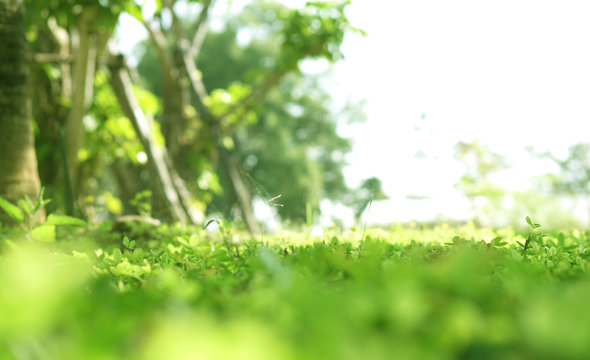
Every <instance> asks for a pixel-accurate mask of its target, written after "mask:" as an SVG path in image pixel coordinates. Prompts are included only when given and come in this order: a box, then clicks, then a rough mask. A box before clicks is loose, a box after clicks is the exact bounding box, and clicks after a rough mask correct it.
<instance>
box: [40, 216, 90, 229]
mask: <svg viewBox="0 0 590 360" xmlns="http://www.w3.org/2000/svg"><path fill="white" fill-rule="evenodd" d="M45 225H70V226H86V221H84V220H80V219H77V218H75V217H71V216H66V215H56V214H50V215H49V216H48V217H47V221H45Z"/></svg>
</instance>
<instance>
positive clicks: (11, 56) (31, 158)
mask: <svg viewBox="0 0 590 360" xmlns="http://www.w3.org/2000/svg"><path fill="white" fill-rule="evenodd" d="M23 12H24V10H23V1H22V0H0V196H1V197H3V198H5V199H7V200H10V201H15V200H18V199H19V198H22V197H23V196H24V195H27V196H29V197H30V198H31V199H35V198H37V196H38V195H39V190H40V181H39V173H38V170H37V158H36V155H35V147H34V142H33V130H32V122H31V117H30V109H29V105H30V104H29V101H28V85H27V81H28V73H29V64H28V53H27V49H28V47H27V40H26V38H25V25H24V19H23ZM43 217H44V215H43V214H39V215H38V216H37V220H42V218H43Z"/></svg>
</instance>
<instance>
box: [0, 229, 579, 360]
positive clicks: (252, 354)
mask: <svg viewBox="0 0 590 360" xmlns="http://www.w3.org/2000/svg"><path fill="white" fill-rule="evenodd" d="M527 221H528V222H529V223H530V224H529V225H530V229H529V231H528V232H525V233H522V234H520V233H516V232H514V231H513V230H506V229H504V230H490V229H479V228H477V227H475V226H473V225H471V224H468V225H464V226H448V225H444V224H442V225H436V226H433V227H428V228H426V227H420V226H414V227H411V226H406V227H404V226H394V227H391V228H389V229H369V230H367V231H366V232H365V233H364V234H363V233H362V232H360V231H348V232H341V231H338V230H336V229H327V230H326V231H325V233H324V234H323V235H322V236H321V237H312V236H311V235H309V233H307V232H304V231H302V232H287V231H283V232H279V233H277V234H274V235H266V236H252V235H248V234H245V233H242V232H240V231H239V230H236V228H235V226H230V225H227V224H220V226H219V229H218V230H214V231H211V230H205V229H202V228H181V227H176V226H168V225H161V226H159V227H157V226H150V227H146V226H144V225H143V224H137V223H136V224H130V226H129V227H128V228H126V229H124V230H122V231H119V230H115V229H113V228H112V224H110V223H103V224H100V225H98V226H91V227H89V228H87V229H86V228H73V227H70V226H67V227H65V226H60V225H58V226H56V238H57V240H56V241H55V242H51V243H43V242H39V241H36V240H32V239H31V240H27V232H26V231H23V230H20V231H15V230H14V229H10V228H8V227H3V228H1V230H0V234H1V239H2V240H1V241H2V242H1V250H0V284H2V286H1V287H0V314H1V316H0V358H3V359H4V358H6V359H358V358H361V357H362V358H367V359H395V358H399V359H430V358H431V359H454V358H465V359H482V358H483V359H511V358H513V359H528V358H531V359H543V358H547V359H555V358H560V359H567V358H570V359H576V358H586V357H587V356H588V354H590V342H589V341H587V340H588V338H589V336H590V310H589V309H588V306H587V299H588V298H590V281H589V280H590V277H589V276H588V273H587V267H588V259H589V257H590V242H589V235H590V233H589V232H581V231H569V232H556V233H551V234H548V235H547V236H543V234H541V233H540V232H539V230H540V229H538V225H537V224H535V223H534V222H532V221H530V219H528V218H527ZM363 236H364V238H362V237H363Z"/></svg>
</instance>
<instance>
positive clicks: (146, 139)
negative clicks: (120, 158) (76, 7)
mask: <svg viewBox="0 0 590 360" xmlns="http://www.w3.org/2000/svg"><path fill="white" fill-rule="evenodd" d="M109 68H110V72H111V87H112V88H113V92H114V93H115V96H116V97H117V99H118V101H119V105H120V106H121V109H122V110H123V113H124V114H125V115H126V116H127V117H128V118H129V119H130V120H131V122H132V124H133V127H134V129H135V133H136V134H137V137H138V139H139V141H140V142H141V143H142V145H143V148H144V149H145V151H146V153H147V155H148V160H149V163H150V165H151V168H152V169H153V170H154V175H155V176H154V178H153V180H154V181H155V182H156V184H157V188H158V189H157V190H158V194H154V196H158V195H162V198H163V200H164V202H165V207H166V210H167V212H168V213H169V214H168V215H169V217H170V218H171V220H174V221H179V222H181V223H183V224H185V223H187V221H188V222H191V223H195V224H196V223H200V222H202V220H203V214H201V213H200V212H198V211H197V210H195V209H193V208H192V207H191V205H190V204H189V203H188V202H189V200H190V197H189V195H188V190H186V187H185V185H184V181H182V179H181V178H180V177H179V176H178V175H177V174H176V173H175V172H174V171H173V170H172V165H171V164H170V163H169V159H168V155H167V152H166V148H165V147H160V146H158V145H157V144H156V143H155V141H154V138H153V135H152V130H151V128H150V124H149V123H148V120H147V119H146V118H145V116H144V114H143V112H142V110H141V108H140V107H139V104H138V102H137V99H136V98H135V95H134V94H133V91H132V86H131V80H130V78H129V74H128V72H127V69H126V67H125V64H124V61H123V58H122V57H119V56H111V59H110V61H109Z"/></svg>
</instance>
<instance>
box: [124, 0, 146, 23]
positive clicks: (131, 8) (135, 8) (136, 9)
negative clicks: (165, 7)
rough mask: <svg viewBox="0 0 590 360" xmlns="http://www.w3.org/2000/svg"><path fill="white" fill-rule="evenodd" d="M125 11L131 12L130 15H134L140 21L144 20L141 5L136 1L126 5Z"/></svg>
mask: <svg viewBox="0 0 590 360" xmlns="http://www.w3.org/2000/svg"><path fill="white" fill-rule="evenodd" d="M125 11H126V12H128V13H129V15H131V16H133V17H134V18H136V19H137V21H139V22H143V15H142V14H141V6H139V5H137V4H135V3H134V2H132V1H131V2H129V3H127V4H126V5H125Z"/></svg>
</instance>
